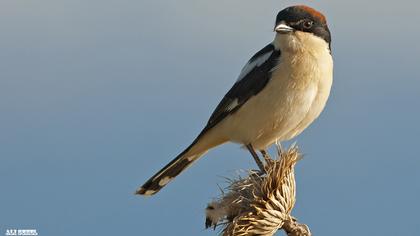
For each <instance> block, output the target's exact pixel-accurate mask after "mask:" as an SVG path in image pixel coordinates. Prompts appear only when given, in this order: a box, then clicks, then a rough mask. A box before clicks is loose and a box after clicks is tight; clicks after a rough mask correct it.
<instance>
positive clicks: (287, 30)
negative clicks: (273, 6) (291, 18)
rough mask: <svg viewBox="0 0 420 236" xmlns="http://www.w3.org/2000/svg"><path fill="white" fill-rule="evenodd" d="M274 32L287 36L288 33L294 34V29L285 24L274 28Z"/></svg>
mask: <svg viewBox="0 0 420 236" xmlns="http://www.w3.org/2000/svg"><path fill="white" fill-rule="evenodd" d="M274 31H276V32H277V33H280V34H287V33H290V32H292V31H293V28H292V27H290V26H288V25H286V24H284V23H280V24H278V25H277V26H276V27H275V28H274Z"/></svg>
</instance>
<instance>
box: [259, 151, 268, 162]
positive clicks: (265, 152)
mask: <svg viewBox="0 0 420 236" xmlns="http://www.w3.org/2000/svg"><path fill="white" fill-rule="evenodd" d="M260 152H261V154H262V155H263V157H264V160H265V163H269V161H270V160H271V157H270V154H268V152H267V150H260Z"/></svg>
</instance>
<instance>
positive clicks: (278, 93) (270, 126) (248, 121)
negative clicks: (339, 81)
mask: <svg viewBox="0 0 420 236" xmlns="http://www.w3.org/2000/svg"><path fill="white" fill-rule="evenodd" d="M281 36H282V35H280V36H279V37H280V38H279V37H276V39H275V41H274V44H275V46H276V47H278V48H280V50H281V57H280V61H279V63H278V66H277V67H276V68H275V69H274V70H273V71H272V78H271V80H270V81H269V82H268V84H267V85H266V87H265V88H264V89H263V90H262V91H261V92H260V93H259V94H258V95H256V96H254V97H252V98H250V99H249V100H248V101H247V102H246V103H245V104H244V105H243V106H242V107H241V108H240V109H239V110H238V111H236V113H235V115H233V116H229V117H227V118H226V119H225V120H224V121H222V123H221V124H220V125H221V126H222V129H221V130H223V133H224V136H226V137H227V138H228V139H229V140H230V141H233V142H238V143H244V144H247V143H251V144H252V145H253V146H254V147H255V148H256V149H265V148H266V147H267V146H268V145H270V144H272V143H273V142H275V141H276V140H277V139H278V140H280V141H282V140H287V139H290V138H292V137H293V136H295V135H297V134H299V133H300V132H301V131H302V130H303V129H305V128H306V127H307V126H308V125H309V124H310V123H312V121H313V120H314V119H315V118H316V117H317V116H318V115H319V114H320V112H321V111H322V109H323V108H324V106H325V103H326V101H327V98H328V95H329V91H330V88H331V83H332V58H331V55H330V53H329V51H328V45H327V44H326V43H325V41H323V40H322V39H320V40H318V37H316V36H312V37H311V36H309V37H307V36H306V35H300V34H299V33H295V35H294V36H291V38H290V37H289V36H285V37H281ZM283 36H284V35H283ZM314 38H315V39H314ZM307 46H308V47H309V49H308V48H306V47H307Z"/></svg>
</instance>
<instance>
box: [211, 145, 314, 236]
mask: <svg viewBox="0 0 420 236" xmlns="http://www.w3.org/2000/svg"><path fill="white" fill-rule="evenodd" d="M300 158H301V154H300V153H299V151H298V148H297V147H296V146H292V147H291V148H289V150H287V151H280V147H279V148H278V158H277V159H276V160H273V159H271V158H269V156H268V155H264V159H265V165H264V170H265V173H264V174H261V172H255V171H250V172H249V175H248V176H247V177H245V178H238V179H236V180H230V185H229V187H228V188H227V190H228V191H227V192H226V193H225V192H223V191H222V196H221V197H220V198H219V199H217V200H215V201H213V202H211V203H209V204H208V207H207V209H206V228H209V227H213V228H214V229H215V228H216V227H218V226H220V228H221V229H222V232H221V233H222V235H224V236H248V235H264V236H269V235H274V234H275V233H276V232H277V230H279V229H283V230H284V231H285V232H286V233H287V235H289V236H309V235H311V233H310V231H309V228H308V226H306V225H304V224H300V223H298V222H296V220H295V218H294V217H292V216H291V211H292V209H293V207H294V205H295V201H296V191H295V189H296V183H295V175H294V166H295V164H296V163H297V161H298V160H300Z"/></svg>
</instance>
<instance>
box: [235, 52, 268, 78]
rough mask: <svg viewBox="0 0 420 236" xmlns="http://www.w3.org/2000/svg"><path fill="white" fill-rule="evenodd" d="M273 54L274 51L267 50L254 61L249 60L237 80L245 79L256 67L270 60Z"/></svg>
mask: <svg viewBox="0 0 420 236" xmlns="http://www.w3.org/2000/svg"><path fill="white" fill-rule="evenodd" d="M271 54H273V51H269V52H266V53H264V54H262V55H261V56H259V57H258V58H256V59H255V60H253V61H252V62H248V63H247V64H246V65H245V66H244V68H243V69H242V70H241V73H240V74H239V77H238V79H237V80H236V82H238V81H239V80H241V79H243V78H244V77H245V76H246V75H247V74H248V73H249V72H250V71H251V70H252V69H254V68H255V67H257V66H261V65H262V64H263V63H264V62H266V61H267V60H268V58H270V56H271Z"/></svg>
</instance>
